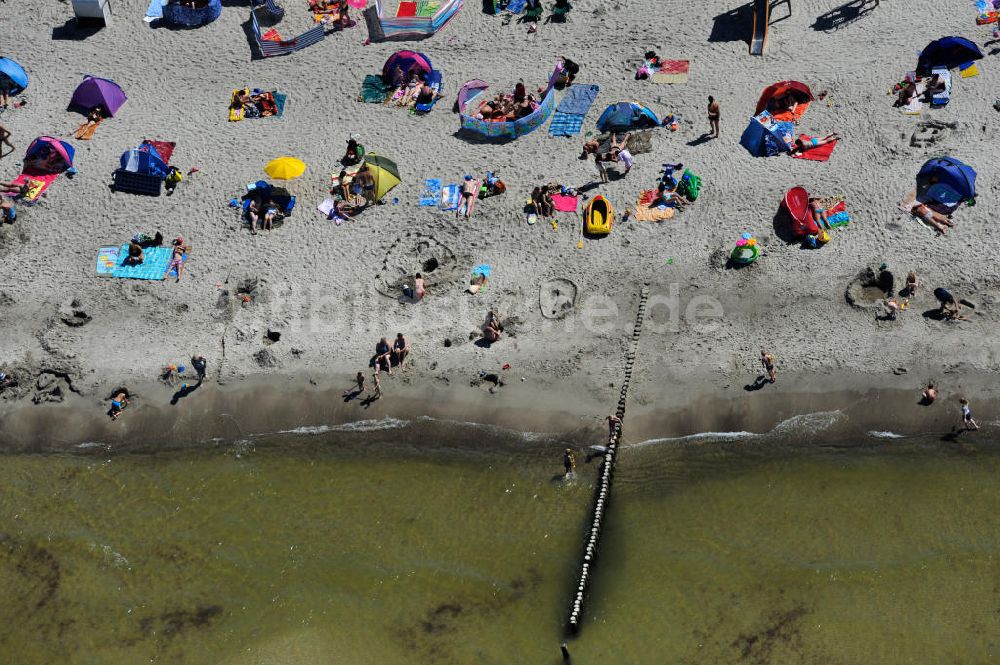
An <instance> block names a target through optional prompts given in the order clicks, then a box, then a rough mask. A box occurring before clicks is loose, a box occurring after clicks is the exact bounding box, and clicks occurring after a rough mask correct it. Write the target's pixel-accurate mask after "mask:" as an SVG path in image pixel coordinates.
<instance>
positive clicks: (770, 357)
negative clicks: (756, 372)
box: [760, 348, 778, 383]
mask: <svg viewBox="0 0 1000 665" xmlns="http://www.w3.org/2000/svg"><path fill="white" fill-rule="evenodd" d="M760 364H761V365H762V366H763V367H764V371H765V372H767V380H768V381H769V382H771V383H774V382H775V381H777V379H778V370H777V369H775V366H774V354H773V353H770V352H768V351H767V350H766V349H763V348H762V349H761V350H760Z"/></svg>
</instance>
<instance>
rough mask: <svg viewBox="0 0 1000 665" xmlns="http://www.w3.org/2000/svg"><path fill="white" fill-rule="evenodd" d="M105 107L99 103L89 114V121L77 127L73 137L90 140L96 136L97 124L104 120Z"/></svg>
mask: <svg viewBox="0 0 1000 665" xmlns="http://www.w3.org/2000/svg"><path fill="white" fill-rule="evenodd" d="M104 118H105V114H104V107H103V106H101V105H100V104H98V105H97V106H95V107H94V108H93V109H91V110H90V113H88V114H87V121H86V122H85V123H83V124H82V125H80V126H79V127H77V128H76V131H75V132H73V137H74V138H76V139H79V140H81V141H89V140H90V139H92V138H94V132H96V131H97V126H98V125H100V124H101V123H102V122H104Z"/></svg>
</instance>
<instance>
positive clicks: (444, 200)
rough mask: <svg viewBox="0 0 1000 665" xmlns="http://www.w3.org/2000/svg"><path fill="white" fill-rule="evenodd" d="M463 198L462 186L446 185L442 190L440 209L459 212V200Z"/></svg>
mask: <svg viewBox="0 0 1000 665" xmlns="http://www.w3.org/2000/svg"><path fill="white" fill-rule="evenodd" d="M461 198H462V187H461V185H456V184H451V185H445V186H444V187H443V188H442V189H441V200H440V202H439V203H438V208H440V209H441V210H458V202H459V199H461Z"/></svg>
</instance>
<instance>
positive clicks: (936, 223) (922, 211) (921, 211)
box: [911, 203, 955, 235]
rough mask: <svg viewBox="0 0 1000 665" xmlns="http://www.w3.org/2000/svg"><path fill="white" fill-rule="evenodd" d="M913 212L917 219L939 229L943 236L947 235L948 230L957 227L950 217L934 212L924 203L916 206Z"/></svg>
mask: <svg viewBox="0 0 1000 665" xmlns="http://www.w3.org/2000/svg"><path fill="white" fill-rule="evenodd" d="M911 212H912V213H913V215H914V216H915V217H919V218H920V219H922V220H924V221H925V222H927V223H928V224H930V225H931V226H933V227H934V228H935V229H937V231H938V233H940V234H941V235H945V231H946V230H947V229H948V228H950V227H953V226H955V222H953V221H951V218H950V217H948V216H947V215H942V214H941V213H939V212H938V211H937V210H933V209H931V208H930V207H928V206H927V205H926V204H923V203H921V204H920V205H918V206H914V208H913V210H912V211H911Z"/></svg>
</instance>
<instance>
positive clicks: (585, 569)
mask: <svg viewBox="0 0 1000 665" xmlns="http://www.w3.org/2000/svg"><path fill="white" fill-rule="evenodd" d="M648 298H649V284H645V285H643V287H642V290H641V291H639V309H638V311H637V313H636V317H635V328H634V329H633V330H632V340H631V344H630V347H629V350H628V352H627V353H626V354H625V379H624V380H623V381H622V389H621V393H620V395H619V398H618V408H617V409H616V410H615V416H616V417H617V418H618V422H617V423H615V425H614V428H613V429H611V431H610V432H609V434H608V448H607V452H605V453H604V461H603V462H601V476H600V479H599V481H598V483H597V488H596V490H595V492H594V506H593V509H592V510H591V517H590V531H589V532H588V534H587V537H586V541H585V545H584V548H583V563H582V564H581V566H580V573H579V575H578V576H577V584H576V589H575V591H574V593H573V602H572V604H571V605H570V611H569V621H568V624H567V628H568V630H569V632H570V633H571V634H576V633H579V632H580V628H581V621H582V619H583V603H584V601H585V600H586V597H587V589H588V588H589V586H590V579H591V577H592V575H593V569H594V564H595V563H596V561H597V554H598V546H599V544H600V539H601V525H602V523H603V519H604V509H605V507H606V506H607V503H608V500H609V499H610V498H611V479H612V477H613V475H614V469H615V460H616V458H617V456H618V442H619V441H620V440H621V434H622V424H623V423H624V422H625V403H626V400H627V398H628V386H629V382H630V381H631V380H632V369H633V367H634V366H635V354H636V351H637V349H638V347H639V337H640V335H642V322H643V318H644V317H645V315H646V300H647V299H648ZM562 650H563V660H564V661H565V662H567V663H568V662H569V649H567V648H566V645H565V644H563V647H562Z"/></svg>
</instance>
